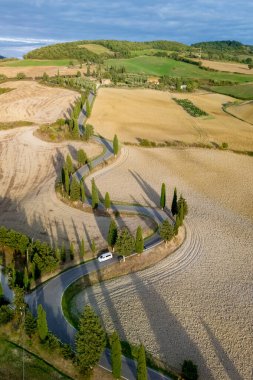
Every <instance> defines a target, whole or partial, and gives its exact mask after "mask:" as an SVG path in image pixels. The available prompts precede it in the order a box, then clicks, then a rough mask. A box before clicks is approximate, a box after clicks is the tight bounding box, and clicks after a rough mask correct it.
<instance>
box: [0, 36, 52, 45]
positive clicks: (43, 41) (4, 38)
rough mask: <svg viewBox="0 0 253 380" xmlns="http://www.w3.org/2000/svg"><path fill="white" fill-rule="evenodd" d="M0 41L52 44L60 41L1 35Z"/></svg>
mask: <svg viewBox="0 0 253 380" xmlns="http://www.w3.org/2000/svg"><path fill="white" fill-rule="evenodd" d="M0 42H21V43H24V44H47V43H48V44H50V43H55V42H59V41H57V40H52V39H45V38H39V39H38V38H17V37H0Z"/></svg>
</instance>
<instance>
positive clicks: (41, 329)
mask: <svg viewBox="0 0 253 380" xmlns="http://www.w3.org/2000/svg"><path fill="white" fill-rule="evenodd" d="M37 313H38V317H37V330H38V334H39V337H40V340H41V341H42V342H44V341H45V339H46V337H47V336H48V327H47V316H46V312H45V310H44V309H43V307H42V305H39V306H38V310H37Z"/></svg>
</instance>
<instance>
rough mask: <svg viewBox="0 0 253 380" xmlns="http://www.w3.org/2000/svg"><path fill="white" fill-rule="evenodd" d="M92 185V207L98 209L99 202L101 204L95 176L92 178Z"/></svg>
mask: <svg viewBox="0 0 253 380" xmlns="http://www.w3.org/2000/svg"><path fill="white" fill-rule="evenodd" d="M91 186H92V189H91V197H92V208H93V209H96V208H97V207H98V204H99V198H98V189H97V186H96V184H95V180H94V178H92V181H91Z"/></svg>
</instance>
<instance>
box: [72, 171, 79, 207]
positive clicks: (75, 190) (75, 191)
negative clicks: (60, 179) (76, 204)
mask: <svg viewBox="0 0 253 380" xmlns="http://www.w3.org/2000/svg"><path fill="white" fill-rule="evenodd" d="M70 198H71V199H72V201H79V200H80V183H79V182H78V180H77V179H76V177H75V176H73V177H72V181H71V185H70Z"/></svg>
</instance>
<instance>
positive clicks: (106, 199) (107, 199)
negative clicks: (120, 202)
mask: <svg viewBox="0 0 253 380" xmlns="http://www.w3.org/2000/svg"><path fill="white" fill-rule="evenodd" d="M110 207H111V200H110V195H109V193H106V194H105V208H106V210H107V211H108V210H109V208H110Z"/></svg>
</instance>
